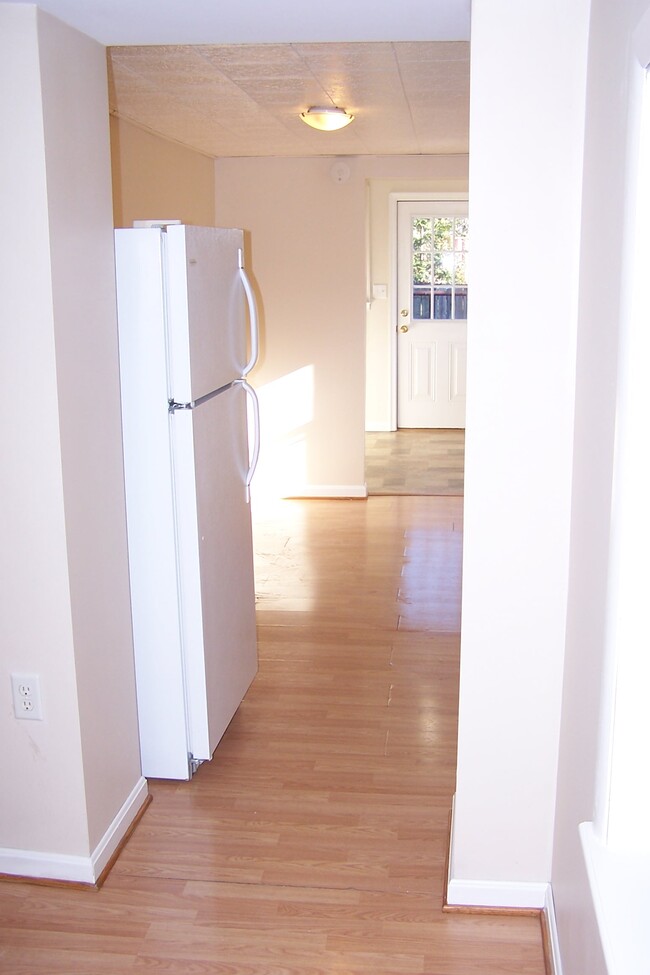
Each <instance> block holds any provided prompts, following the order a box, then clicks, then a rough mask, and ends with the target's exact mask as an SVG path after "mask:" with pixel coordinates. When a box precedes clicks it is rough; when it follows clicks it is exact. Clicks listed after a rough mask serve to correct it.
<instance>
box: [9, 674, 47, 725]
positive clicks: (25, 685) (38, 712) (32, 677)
mask: <svg viewBox="0 0 650 975" xmlns="http://www.w3.org/2000/svg"><path fill="white" fill-rule="evenodd" d="M11 691H12V694H13V699H14V714H15V716H16V717H17V718H22V719H25V720H26V721H41V720H42V719H43V709H42V707H41V687H40V683H39V679H38V677H37V676H36V674H12V675H11Z"/></svg>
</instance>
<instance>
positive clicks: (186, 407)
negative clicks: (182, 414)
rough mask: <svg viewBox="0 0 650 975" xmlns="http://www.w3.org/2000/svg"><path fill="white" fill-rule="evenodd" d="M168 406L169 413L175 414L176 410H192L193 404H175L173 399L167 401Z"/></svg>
mask: <svg viewBox="0 0 650 975" xmlns="http://www.w3.org/2000/svg"><path fill="white" fill-rule="evenodd" d="M167 403H168V406H169V412H170V413H175V412H176V410H192V409H194V403H177V402H176V400H175V399H169V400H167Z"/></svg>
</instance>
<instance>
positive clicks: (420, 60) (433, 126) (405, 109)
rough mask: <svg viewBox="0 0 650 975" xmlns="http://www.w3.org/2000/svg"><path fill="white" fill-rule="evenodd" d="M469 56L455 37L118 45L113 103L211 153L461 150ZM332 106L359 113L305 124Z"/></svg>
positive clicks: (112, 56) (112, 54)
mask: <svg viewBox="0 0 650 975" xmlns="http://www.w3.org/2000/svg"><path fill="white" fill-rule="evenodd" d="M468 53H469V46H468V45H467V44H465V43H455V42H453V43H443V44H441V43H430V42H424V43H420V42H409V43H399V44H391V43H378V44H373V43H370V44H364V43H347V44H262V45H250V44H249V45H247V44H243V45H242V44H240V45H216V46H215V45H200V46H194V47H192V46H179V47H130V48H113V49H110V50H109V58H108V60H109V64H108V70H109V92H110V104H111V110H112V111H113V112H114V113H115V114H117V115H121V116H123V117H126V118H129V119H130V120H131V121H134V122H135V123H136V124H140V125H142V126H144V127H145V128H148V129H150V130H151V131H154V132H158V133H159V134H160V135H162V136H164V137H165V138H170V139H173V140H174V141H177V142H181V143H182V144H185V145H188V146H190V147H193V148H196V149H197V150H198V151H200V152H205V153H207V154H209V155H215V156H220V155H221V156H223V155H233V156H238V155H241V156H244V155H349V154H355V155H356V154H363V153H370V154H378V155H381V154H400V153H414V152H432V153H433V152H450V151H466V145H467V106H468V97H469V95H468V92H469V64H468V60H467V59H468ZM331 103H334V104H336V105H338V106H340V107H343V108H346V109H347V110H348V111H352V112H353V113H354V114H355V115H356V119H355V122H354V123H353V125H352V126H350V127H349V128H347V129H344V130H341V131H340V132H335V133H321V132H315V131H314V130H312V129H309V128H307V127H306V126H304V125H303V124H302V123H301V122H300V120H299V113H300V112H301V111H304V110H305V109H306V108H307V107H309V106H310V105H319V104H325V105H327V104H331ZM458 146H463V147H465V148H458ZM450 147H452V148H450Z"/></svg>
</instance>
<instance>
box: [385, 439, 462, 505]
mask: <svg viewBox="0 0 650 975" xmlns="http://www.w3.org/2000/svg"><path fill="white" fill-rule="evenodd" d="M464 465H465V431H464V430H395V431H393V432H391V433H366V484H367V486H368V493H369V494H371V495H382V494H388V495H395V494H407V495H411V494H415V495H448V496H452V497H462V495H463V492H464V480H465V477H464Z"/></svg>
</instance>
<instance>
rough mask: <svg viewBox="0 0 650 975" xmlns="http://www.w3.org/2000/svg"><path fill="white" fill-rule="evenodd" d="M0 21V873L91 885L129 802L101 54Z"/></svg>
mask: <svg viewBox="0 0 650 975" xmlns="http://www.w3.org/2000/svg"><path fill="white" fill-rule="evenodd" d="M0 23H1V27H0V53H1V56H0V71H1V72H2V79H1V82H0V92H1V93H2V94H1V96H0V113H1V115H0V127H1V128H2V131H3V132H5V133H11V138H8V139H5V144H4V147H3V152H2V154H1V162H0V166H1V169H0V195H1V205H0V209H1V210H2V213H3V226H4V229H5V233H4V234H3V237H2V241H1V242H0V267H1V268H2V275H3V282H2V288H0V302H2V309H1V317H2V321H3V328H2V330H1V331H0V341H1V343H2V348H1V353H2V354H1V355H0V361H1V366H0V368H1V370H2V375H1V381H2V389H3V399H4V403H5V408H4V409H3V410H2V421H1V422H2V428H3V429H2V443H3V466H4V470H5V484H4V486H3V503H2V506H0V519H1V521H0V525H1V532H2V552H3V564H4V573H3V584H2V589H1V591H2V600H3V605H2V612H1V613H0V627H1V628H2V630H1V633H0V648H1V653H2V671H1V673H0V701H1V706H0V737H1V738H2V741H3V748H2V750H1V757H0V762H1V768H0V776H1V778H2V782H3V796H4V798H3V802H2V804H1V806H0V808H1V812H0V847H2V851H1V855H0V861H1V862H0V870H5V871H6V872H15V873H30V872H32V867H33V868H34V871H35V872H36V873H39V872H41V874H42V875H45V876H53V877H59V878H61V879H93V878H92V877H89V876H87V874H88V870H90V871H91V872H92V864H91V863H90V862H89V861H90V859H91V858H92V856H93V854H95V853H96V852H97V847H98V845H99V844H100V841H102V840H103V839H106V834H107V831H108V830H109V827H111V826H112V825H115V821H116V817H118V816H119V813H120V810H121V808H122V806H123V804H124V803H125V802H126V801H127V800H128V799H129V797H132V796H133V795H137V796H138V797H139V799H140V801H141V799H142V797H143V795H144V793H143V785H144V783H143V780H141V776H140V768H139V750H138V738H137V724H136V711H135V691H134V677H133V651H132V643H131V629H130V608H129V594H128V576H127V559H126V538H125V526H124V496H123V483H122V460H121V431H120V415H119V388H118V371H117V344H116V319H115V296H114V272H113V253H112V220H111V198H110V171H109V151H108V124H107V119H108V115H107V94H106V70H105V52H104V50H103V48H102V47H100V46H99V45H97V44H96V43H94V42H92V41H89V40H88V39H87V38H84V37H82V36H81V35H79V34H77V33H76V32H75V31H73V30H71V29H69V28H67V27H65V26H64V25H62V24H61V23H60V22H58V21H56V20H54V19H53V18H51V17H49V16H47V15H44V14H41V13H40V12H38V11H37V10H36V8H35V7H33V6H23V5H0ZM21 671H22V672H28V673H36V674H38V675H39V676H40V680H41V688H42V698H43V710H44V719H43V721H33V722H29V721H17V720H16V719H15V718H14V716H13V709H12V703H11V690H10V679H9V674H10V673H11V672H21ZM145 791H146V789H145ZM132 814H133V811H131V815H132ZM126 825H128V823H127V824H126ZM124 827H125V824H124V823H122V824H121V828H122V829H123V828H124ZM118 832H119V829H118ZM109 845H110V841H109ZM48 857H49V858H50V859H51V863H50V864H49V868H48V865H47V863H46V861H47V859H48ZM30 858H31V859H30ZM67 858H68V859H67ZM69 858H73V860H74V858H80V861H83V862H81V863H79V862H77V861H75V862H74V863H71V862H69ZM68 867H70V869H71V870H72V872H73V873H74V872H75V871H76V870H77V868H79V869H81V870H82V873H83V871H84V870H86V868H88V869H87V870H86V872H85V873H83V878H82V877H81V876H80V875H79V874H75V877H74V878H73V877H72V876H70V875H68V874H66V870H67V868H68ZM50 868H51V869H50ZM47 869H50V872H49V873H48V872H47Z"/></svg>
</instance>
